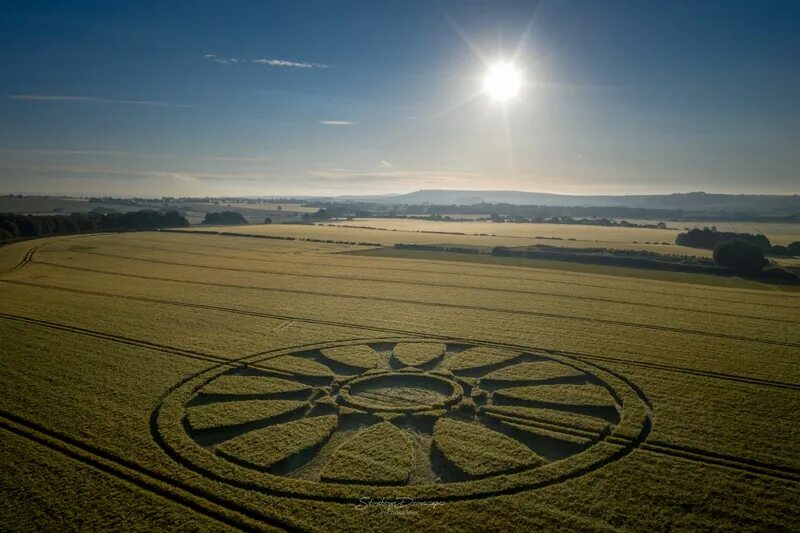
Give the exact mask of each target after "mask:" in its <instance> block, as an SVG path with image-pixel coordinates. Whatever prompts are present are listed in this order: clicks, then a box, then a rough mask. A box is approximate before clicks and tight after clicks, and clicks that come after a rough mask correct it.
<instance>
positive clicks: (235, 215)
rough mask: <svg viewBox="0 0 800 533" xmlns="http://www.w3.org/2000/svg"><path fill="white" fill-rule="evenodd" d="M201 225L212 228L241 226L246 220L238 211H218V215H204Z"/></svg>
mask: <svg viewBox="0 0 800 533" xmlns="http://www.w3.org/2000/svg"><path fill="white" fill-rule="evenodd" d="M203 224H208V225H213V226H242V225H244V224H247V220H245V218H244V217H243V216H242V214H241V213H239V212H238V211H220V212H219V213H206V217H205V219H203Z"/></svg>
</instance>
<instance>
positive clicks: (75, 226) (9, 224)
mask: <svg viewBox="0 0 800 533" xmlns="http://www.w3.org/2000/svg"><path fill="white" fill-rule="evenodd" d="M188 225H189V221H187V220H186V219H185V218H184V217H183V216H181V215H180V214H179V213H178V212H176V211H168V212H164V213H162V212H159V211H149V210H144V211H134V212H130V213H109V214H102V213H72V214H70V215H18V214H8V213H6V214H0V241H9V240H13V239H19V238H26V237H44V236H47V235H64V234H69V233H91V232H95V231H123V230H137V229H158V228H183V227H187V226H188Z"/></svg>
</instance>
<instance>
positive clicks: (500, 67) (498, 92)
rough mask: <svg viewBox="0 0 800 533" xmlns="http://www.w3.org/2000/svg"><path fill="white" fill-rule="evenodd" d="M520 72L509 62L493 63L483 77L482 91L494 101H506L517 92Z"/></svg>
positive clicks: (520, 84)
mask: <svg viewBox="0 0 800 533" xmlns="http://www.w3.org/2000/svg"><path fill="white" fill-rule="evenodd" d="M521 88H522V74H521V73H520V71H519V69H517V68H516V67H515V66H514V65H513V64H511V63H495V64H494V65H492V66H490V67H489V70H488V71H487V72H486V76H485V77H484V78H483V92H485V93H486V94H487V95H489V97H490V98H491V99H492V100H494V101H496V102H507V101H508V100H511V99H512V98H514V97H515V96H516V95H517V94H519V90H520V89H521Z"/></svg>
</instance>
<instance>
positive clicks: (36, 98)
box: [7, 94, 197, 107]
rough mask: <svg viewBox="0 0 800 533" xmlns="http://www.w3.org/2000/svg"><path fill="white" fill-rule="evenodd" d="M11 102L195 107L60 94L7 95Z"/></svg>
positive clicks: (150, 101) (171, 103)
mask: <svg viewBox="0 0 800 533" xmlns="http://www.w3.org/2000/svg"><path fill="white" fill-rule="evenodd" d="M7 98H9V99H11V100H27V101H32V102H84V103H93V104H123V105H145V106H156V107H197V106H195V105H192V104H179V103H174V102H159V101H155V100H116V99H113V98H97V97H94V96H65V95H60V94H9V95H8V96H7Z"/></svg>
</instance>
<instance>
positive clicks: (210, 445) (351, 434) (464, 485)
mask: <svg viewBox="0 0 800 533" xmlns="http://www.w3.org/2000/svg"><path fill="white" fill-rule="evenodd" d="M152 420H153V428H154V432H153V433H154V437H155V438H156V440H157V442H158V443H159V444H160V445H161V446H162V448H163V449H164V450H165V451H166V452H167V453H168V454H169V455H170V456H171V457H172V458H173V459H175V460H176V461H178V462H179V463H181V464H182V465H184V466H186V467H187V468H190V469H192V470H195V471H197V472H199V473H201V474H203V475H204V476H206V477H208V478H211V479H214V480H216V481H222V482H226V483H229V484H232V485H235V486H239V487H244V488H247V489H250V490H257V491H261V492H265V493H269V494H280V495H285V496H293V497H298V498H306V499H325V500H332V501H357V500H358V499H360V498H363V497H370V498H414V499H416V500H423V499H431V500H457V499H463V498H479V497H484V496H489V495H495V494H506V493H511V492H516V491H521V490H529V489H534V488H538V487H543V486H547V485H551V484H553V483H557V482H560V481H563V480H565V479H569V478H573V477H576V476H579V475H583V474H585V473H588V472H590V471H592V470H594V469H597V468H600V467H602V466H603V465H605V464H608V463H609V462H611V461H614V460H617V459H619V458H621V457H623V456H624V455H626V454H627V453H629V452H630V451H631V450H632V449H634V448H635V447H636V446H638V445H639V444H641V442H642V441H643V440H644V439H645V438H646V437H647V435H648V433H649V431H650V415H649V408H648V407H647V404H646V402H645V400H644V398H643V396H642V395H641V393H640V392H639V391H638V389H637V388H636V387H635V385H633V384H631V383H630V382H629V381H628V380H626V379H625V378H624V377H623V376H620V375H618V374H615V373H613V372H611V371H609V370H606V369H603V368H600V367H598V366H596V365H593V364H590V363H587V362H585V361H583V360H582V359H579V358H577V357H570V356H568V355H563V354H555V353H551V352H547V351H544V350H538V349H534V348H529V347H522V346H513V345H504V344H493V343H486V342H476V341H472V340H461V339H423V338H414V339H409V338H378V339H367V340H362V341H357V342H355V341H340V342H329V343H320V344H315V345H306V346H302V347H298V348H293V349H283V350H278V351H274V352H270V353H266V354H261V355H255V356H251V357H247V358H243V359H239V360H236V361H232V362H231V363H230V364H220V365H217V366H214V367H212V368H210V369H208V370H205V371H202V372H199V373H198V374H195V375H193V376H191V377H189V378H187V379H185V380H184V381H183V382H181V383H179V384H178V385H176V386H175V387H174V388H173V389H172V390H171V391H170V392H169V393H168V394H167V395H166V396H165V398H164V399H163V401H162V402H161V404H160V405H159V406H158V407H157V408H156V410H155V411H154V412H153V419H152Z"/></svg>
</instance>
